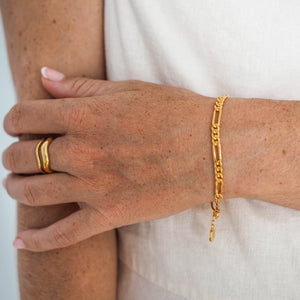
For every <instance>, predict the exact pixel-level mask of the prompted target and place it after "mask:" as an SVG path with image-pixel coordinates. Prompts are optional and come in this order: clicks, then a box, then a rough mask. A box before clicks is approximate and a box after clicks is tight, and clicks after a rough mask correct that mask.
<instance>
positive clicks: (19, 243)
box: [13, 238, 26, 249]
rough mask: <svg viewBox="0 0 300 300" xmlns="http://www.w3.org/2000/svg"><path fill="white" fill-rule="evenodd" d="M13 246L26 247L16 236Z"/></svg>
mask: <svg viewBox="0 0 300 300" xmlns="http://www.w3.org/2000/svg"><path fill="white" fill-rule="evenodd" d="M13 246H14V247H15V248H16V249H24V248H26V246H25V244H24V242H23V241H22V240H21V239H20V238H16V239H15V240H14V242H13Z"/></svg>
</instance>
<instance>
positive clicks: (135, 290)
mask: <svg viewBox="0 0 300 300" xmlns="http://www.w3.org/2000/svg"><path fill="white" fill-rule="evenodd" d="M105 43H106V59H107V74H108V79H109V80H126V79H138V80H143V81H150V82H155V83H161V84H167V85H171V86H177V87H184V88H188V89H190V90H193V91H195V92H198V93H199V94H202V95H206V96H211V97H217V96H220V95H222V94H224V93H228V94H230V95H231V96H232V97H245V98H247V97H249V98H250V97H258V98H270V99H283V100H298V99H299V98H300V50H299V49H300V1H298V0H289V1H283V0H272V1H271V0H251V1H250V0H248V1H236V0H227V1H223V0H209V1H208V0H206V1H204V0H186V1H182V0H151V1H150V0H131V1H129V0H119V1H117V0H107V1H106V3H105ZM153 101H155V99H153ZM245 101H246V100H245ZM270 113H272V112H270ZM200 125H201V122H200V120H199V126H200ZM295 138H299V137H295ZM225 176H226V174H225ZM210 218H211V209H210V205H209V204H206V205H202V206H198V207H196V208H192V209H189V210H187V211H184V212H182V213H180V214H178V215H175V216H171V217H169V218H165V219H161V220H156V221H151V222H145V223H141V224H136V225H131V226H126V227H123V228H120V229H119V230H118V234H119V259H120V268H119V289H118V290H119V294H118V299H119V300H140V299H155V300H156V299H158V300H160V299H165V300H171V299H172V300H178V299H193V300H194V299H197V300H199V299H210V300H211V299H246V300H247V299H272V300H274V299H280V300H282V299H299V298H300V283H299V282H300V234H299V229H300V212H299V211H296V210H292V209H289V208H284V207H280V206H276V205H272V204H269V203H265V202H261V201H259V200H254V199H245V198H238V199H230V200H226V201H224V202H223V206H222V211H221V216H220V218H219V219H218V220H217V224H216V226H217V236H216V239H215V241H214V243H209V242H208V233H209V229H210V220H211V219H210Z"/></svg>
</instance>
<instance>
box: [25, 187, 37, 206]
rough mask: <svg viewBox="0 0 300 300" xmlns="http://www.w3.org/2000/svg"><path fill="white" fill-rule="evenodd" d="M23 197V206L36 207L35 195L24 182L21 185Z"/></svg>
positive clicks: (31, 188)
mask: <svg viewBox="0 0 300 300" xmlns="http://www.w3.org/2000/svg"><path fill="white" fill-rule="evenodd" d="M23 197H24V201H25V204H27V205H29V206H36V205H37V197H36V193H35V191H34V189H33V187H32V185H30V184H29V183H26V182H24V184H23Z"/></svg>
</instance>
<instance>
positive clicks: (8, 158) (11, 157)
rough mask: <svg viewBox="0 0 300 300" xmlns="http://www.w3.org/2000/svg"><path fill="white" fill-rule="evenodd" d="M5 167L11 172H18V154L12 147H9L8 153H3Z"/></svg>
mask: <svg viewBox="0 0 300 300" xmlns="http://www.w3.org/2000/svg"><path fill="white" fill-rule="evenodd" d="M2 161H3V165H4V166H5V167H6V168H7V169H8V170H11V171H14V170H16V168H17V165H18V163H17V153H16V151H15V150H13V149H12V147H9V148H8V149H6V151H5V152H4V153H3V158H2Z"/></svg>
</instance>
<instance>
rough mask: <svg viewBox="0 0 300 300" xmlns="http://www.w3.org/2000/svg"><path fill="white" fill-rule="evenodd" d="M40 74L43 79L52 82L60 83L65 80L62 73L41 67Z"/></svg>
mask: <svg viewBox="0 0 300 300" xmlns="http://www.w3.org/2000/svg"><path fill="white" fill-rule="evenodd" d="M41 73H42V75H43V77H44V78H46V79H49V80H52V81H61V80H63V79H64V78H65V75H64V74H63V73H61V72H58V71H56V70H53V69H50V68H47V67H43V68H42V69H41Z"/></svg>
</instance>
